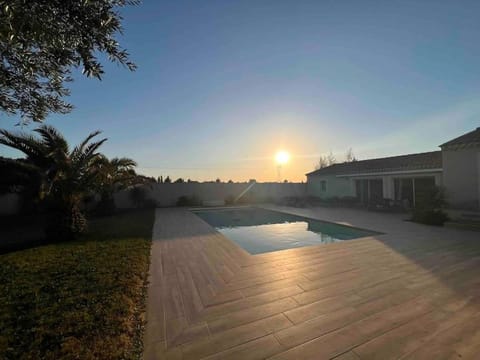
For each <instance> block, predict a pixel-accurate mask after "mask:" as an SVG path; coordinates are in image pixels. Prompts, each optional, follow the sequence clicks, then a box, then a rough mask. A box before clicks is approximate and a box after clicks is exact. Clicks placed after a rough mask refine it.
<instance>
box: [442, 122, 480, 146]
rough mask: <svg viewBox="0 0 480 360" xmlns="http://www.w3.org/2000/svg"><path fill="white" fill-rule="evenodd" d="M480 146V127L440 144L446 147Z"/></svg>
mask: <svg viewBox="0 0 480 360" xmlns="http://www.w3.org/2000/svg"><path fill="white" fill-rule="evenodd" d="M472 145H473V146H480V127H477V128H476V129H475V130H473V131H470V132H469V133H466V134H463V135H461V136H459V137H457V138H455V139H453V140H450V141H447V142H446V143H444V144H442V145H440V147H441V148H444V147H464V146H472Z"/></svg>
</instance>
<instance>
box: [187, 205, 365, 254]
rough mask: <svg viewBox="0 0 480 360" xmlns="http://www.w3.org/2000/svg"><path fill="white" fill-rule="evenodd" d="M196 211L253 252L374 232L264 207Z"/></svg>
mask: <svg viewBox="0 0 480 360" xmlns="http://www.w3.org/2000/svg"><path fill="white" fill-rule="evenodd" d="M196 214H197V215H198V216H200V217H201V218H202V219H203V220H205V221H206V222H208V223H209V224H210V225H212V226H213V227H215V228H216V229H217V230H218V231H219V232H221V233H222V234H223V235H225V236H226V237H228V238H229V239H231V240H233V241H235V242H236V243H237V244H238V245H240V246H241V247H242V248H244V249H245V250H247V251H248V252H249V253H251V254H260V253H264V252H270V251H276V250H284V249H291V248H297V247H303V246H309V245H318V244H329V243H333V242H337V241H342V240H349V239H354V238H359V237H364V236H370V235H373V234H374V233H373V232H370V231H366V230H359V229H355V228H351V227H348V226H343V225H338V224H333V223H328V222H323V221H317V220H310V219H306V218H303V217H300V216H295V215H290V214H284V213H279V212H275V211H270V210H264V209H227V210H206V211H199V212H196Z"/></svg>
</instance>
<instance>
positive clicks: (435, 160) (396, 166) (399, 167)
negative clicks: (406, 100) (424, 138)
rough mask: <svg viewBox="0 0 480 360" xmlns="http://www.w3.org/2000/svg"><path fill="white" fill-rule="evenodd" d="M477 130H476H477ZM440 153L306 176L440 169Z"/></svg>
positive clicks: (369, 162)
mask: <svg viewBox="0 0 480 360" xmlns="http://www.w3.org/2000/svg"><path fill="white" fill-rule="evenodd" d="M477 130H478V129H477ZM441 168H442V152H441V151H430V152H425V153H419V154H409V155H400V156H392V157H385V158H378V159H369V160H360V161H353V162H344V163H340V164H333V165H331V166H328V167H325V168H323V169H319V170H315V171H312V172H310V173H308V174H307V176H311V175H347V174H363V173H378V172H391V171H411V170H424V169H441Z"/></svg>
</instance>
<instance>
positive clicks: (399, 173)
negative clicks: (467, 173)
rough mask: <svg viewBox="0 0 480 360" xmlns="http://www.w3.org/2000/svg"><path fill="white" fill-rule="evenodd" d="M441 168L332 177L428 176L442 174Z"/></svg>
mask: <svg viewBox="0 0 480 360" xmlns="http://www.w3.org/2000/svg"><path fill="white" fill-rule="evenodd" d="M442 171H443V169H442V168H435V169H418V170H403V171H402V170H400V171H381V172H368V173H354V174H341V175H334V176H336V177H359V176H385V175H412V174H428V173H438V172H442Z"/></svg>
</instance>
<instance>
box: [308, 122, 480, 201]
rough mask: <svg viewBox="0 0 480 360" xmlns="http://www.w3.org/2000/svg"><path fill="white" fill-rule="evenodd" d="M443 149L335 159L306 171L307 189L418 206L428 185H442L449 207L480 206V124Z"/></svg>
mask: <svg viewBox="0 0 480 360" xmlns="http://www.w3.org/2000/svg"><path fill="white" fill-rule="evenodd" d="M440 148H441V150H440V151H431V152H426V153H418V154H409V155H400V156H392V157H386V158H379V159H369V160H362V161H354V162H345V163H340V164H333V165H331V166H328V167H325V168H322V169H319V170H315V171H312V172H310V173H308V174H307V193H308V194H309V195H311V196H315V197H319V198H321V199H328V198H333V197H339V198H342V197H355V198H356V199H357V200H358V201H359V202H361V203H364V204H367V203H372V202H373V203H378V202H381V201H383V200H384V199H389V200H395V201H398V202H400V203H403V204H404V205H407V206H415V204H416V202H417V200H418V198H419V195H420V194H421V192H422V191H424V190H425V189H428V188H431V187H433V186H435V185H436V186H441V187H443V188H444V189H445V193H446V197H447V201H448V203H449V206H450V207H451V208H458V209H476V210H479V209H480V127H479V128H477V129H476V130H473V131H471V132H469V133H467V134H464V135H462V136H459V137H457V138H455V139H453V140H451V141H448V142H446V143H444V144H442V145H440Z"/></svg>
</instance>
